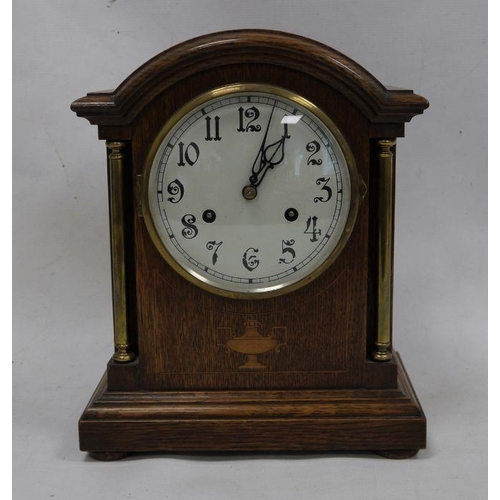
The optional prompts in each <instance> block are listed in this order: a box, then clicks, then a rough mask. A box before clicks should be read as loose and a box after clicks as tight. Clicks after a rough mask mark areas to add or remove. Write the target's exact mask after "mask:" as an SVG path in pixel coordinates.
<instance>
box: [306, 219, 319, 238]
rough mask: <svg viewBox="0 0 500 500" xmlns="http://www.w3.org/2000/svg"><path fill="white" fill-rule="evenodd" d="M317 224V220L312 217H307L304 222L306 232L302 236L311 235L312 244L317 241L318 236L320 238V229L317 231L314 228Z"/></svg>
mask: <svg viewBox="0 0 500 500" xmlns="http://www.w3.org/2000/svg"><path fill="white" fill-rule="evenodd" d="M317 223H318V218H317V217H316V216H315V215H313V216H312V217H311V216H309V217H308V219H307V221H306V230H305V231H304V234H310V235H311V240H310V241H312V242H313V243H314V242H315V241H318V236H321V229H318V228H317V227H316V224H317Z"/></svg>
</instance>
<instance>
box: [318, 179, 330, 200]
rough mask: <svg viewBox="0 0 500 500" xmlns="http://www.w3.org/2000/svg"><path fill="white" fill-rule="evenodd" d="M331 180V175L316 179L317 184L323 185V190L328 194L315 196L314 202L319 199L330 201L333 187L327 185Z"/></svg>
mask: <svg viewBox="0 0 500 500" xmlns="http://www.w3.org/2000/svg"><path fill="white" fill-rule="evenodd" d="M329 181H330V177H328V178H326V177H320V178H319V179H317V180H316V184H317V185H318V186H321V191H325V193H326V195H324V196H316V198H314V203H318V201H321V202H322V203H326V202H327V201H329V200H330V199H331V197H332V189H331V188H330V187H329V186H327V184H328V182H329Z"/></svg>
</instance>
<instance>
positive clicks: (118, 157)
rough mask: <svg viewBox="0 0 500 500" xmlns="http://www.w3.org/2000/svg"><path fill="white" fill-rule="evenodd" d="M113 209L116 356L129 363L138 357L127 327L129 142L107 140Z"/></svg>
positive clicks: (121, 361)
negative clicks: (126, 170) (125, 180)
mask: <svg viewBox="0 0 500 500" xmlns="http://www.w3.org/2000/svg"><path fill="white" fill-rule="evenodd" d="M106 147H107V148H108V149H109V150H110V153H109V155H108V182H109V210H110V222H111V224H110V233H111V275H112V285H113V286H112V293H113V326H114V340H115V353H114V355H113V359H114V360H115V361H117V362H119V363H128V362H129V361H133V360H134V358H135V355H134V353H133V352H132V351H131V350H130V339H129V338H128V329H127V294H126V276H125V238H124V230H125V214H124V199H123V198H124V196H123V190H124V185H123V175H124V171H123V170H124V154H123V151H122V150H123V149H124V148H125V143H124V142H121V141H107V142H106Z"/></svg>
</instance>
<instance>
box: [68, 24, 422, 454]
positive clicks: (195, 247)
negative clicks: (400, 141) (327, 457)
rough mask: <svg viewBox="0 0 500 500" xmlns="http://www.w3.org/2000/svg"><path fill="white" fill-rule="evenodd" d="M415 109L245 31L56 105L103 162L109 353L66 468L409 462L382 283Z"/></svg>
mask: <svg viewBox="0 0 500 500" xmlns="http://www.w3.org/2000/svg"><path fill="white" fill-rule="evenodd" d="M427 106H428V103H427V101H426V100H425V99H424V98H423V97H420V96H418V95H416V94H414V93H413V92H412V91H411V90H404V89H397V88H389V87H386V86H384V85H382V84H381V83H380V82H379V81H378V80H376V79H375V78H374V77H373V76H372V75H371V74H370V73H369V72H367V71H366V70H365V69H363V68H362V67H361V66H359V65H358V64H356V63H355V62H354V61H352V60H350V59H349V58H347V57H346V56H344V55H342V54H340V53H339V52H337V51H335V50H333V49H331V48H329V47H326V46H324V45H321V44H319V43H317V42H314V41H312V40H309V39H306V38H303V37H298V36H295V35H290V34H286V33H281V32H274V31H264V30H240V31H229V32H222V33H215V34H212V35H206V36H203V37H200V38H196V39H194V40H190V41H188V42H185V43H182V44H180V45H177V46H175V47H173V48H171V49H169V50H166V51H164V52H162V53H161V54H159V55H157V56H156V57H154V58H153V59H151V60H150V61H148V62H147V63H145V64H144V65H143V66H141V67H140V68H138V69H137V70H136V71H135V72H134V73H132V74H131V75H130V76H129V77H128V78H127V79H125V81H124V82H123V83H121V84H120V85H119V86H118V87H117V88H116V90H113V91H105V92H92V93H89V94H87V96H85V97H82V98H81V99H78V100H77V101H75V102H74V103H73V104H72V110H73V111H75V112H76V113H77V115H78V116H82V117H84V118H86V119H87V120H89V121H90V123H92V124H95V125H97V126H98V134H99V138H100V139H104V140H106V145H107V148H108V180H109V207H110V235H111V270H112V284H113V287H112V296H113V318H114V339H115V353H114V354H113V356H112V358H111V360H110V361H109V363H108V366H107V369H106V373H105V375H104V377H103V378H102V380H101V382H100V384H99V386H98V387H97V389H96V391H95V393H94V395H93V396H92V399H91V401H90V402H89V405H88V406H87V408H86V409H85V410H84V412H83V415H82V417H81V419H80V422H79V433H80V447H81V449H82V450H84V451H89V452H90V453H91V454H92V456H94V457H96V458H99V459H103V460H111V459H116V458H121V457H122V456H125V455H126V454H127V453H129V452H147V451H214V450H221V451H237V450H238V451H263V450H268V451H272V450H276V451H277V450H373V451H376V452H378V453H380V454H383V455H386V456H390V457H397V458H399V457H407V456H411V455H414V454H415V453H416V452H417V451H418V450H419V449H422V448H424V447H425V442H426V421H425V416H424V414H423V412H422V409H421V407H420V404H419V402H418V400H417V398H416V396H415V394H414V391H413V389H412V387H411V383H410V381H409V379H408V376H407V374H406V372H405V370H404V367H403V364H402V362H401V359H400V357H399V356H398V354H397V353H396V352H395V351H393V348H392V281H393V276H392V272H393V241H394V237H393V231H394V187H395V144H396V138H397V137H401V136H403V135H404V124H405V123H406V122H408V121H410V120H411V118H412V117H413V116H415V115H417V114H420V113H422V112H423V111H424V110H425V109H426V108H427Z"/></svg>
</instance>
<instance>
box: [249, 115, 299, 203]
mask: <svg viewBox="0 0 500 500" xmlns="http://www.w3.org/2000/svg"><path fill="white" fill-rule="evenodd" d="M273 111H274V108H273ZM271 118H272V113H271ZM270 123H271V122H270V121H269V123H268V126H267V130H266V133H265V136H264V141H263V142H262V145H261V149H260V151H259V154H258V155H257V158H256V159H255V162H254V164H253V166H252V175H251V176H250V177H249V179H248V180H249V182H250V184H248V185H247V186H245V187H244V188H243V196H244V198H246V199H247V200H253V199H254V198H255V197H256V196H257V187H258V186H260V184H261V183H262V181H263V179H264V177H265V175H266V173H267V171H268V170H269V169H273V168H274V167H275V166H276V165H279V164H280V163H281V162H282V161H283V160H284V159H285V141H286V140H287V139H290V135H288V125H287V123H284V124H283V127H284V129H283V135H282V136H281V139H279V140H278V141H276V142H273V143H272V144H270V145H269V146H265V140H266V137H267V132H268V130H269V125H270ZM259 156H260V165H259V167H258V168H256V164H257V159H258V158H259Z"/></svg>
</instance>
